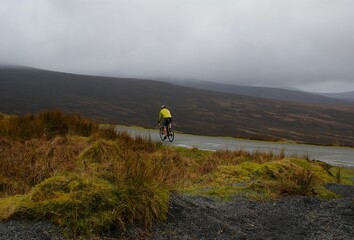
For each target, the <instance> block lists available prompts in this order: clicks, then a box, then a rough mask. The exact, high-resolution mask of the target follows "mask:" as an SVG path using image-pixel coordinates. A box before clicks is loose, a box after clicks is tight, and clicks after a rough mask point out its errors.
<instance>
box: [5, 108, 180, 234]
mask: <svg viewBox="0 0 354 240" xmlns="http://www.w3.org/2000/svg"><path fill="white" fill-rule="evenodd" d="M43 116H50V117H49V118H48V119H47V120H48V121H49V122H51V123H50V124H49V123H46V122H45V123H44V124H42V123H41V120H39V119H43ZM53 116H56V117H54V118H52V117H53ZM9 118H13V120H14V122H15V123H14V124H10V122H7V121H6V122H2V123H1V124H3V125H2V126H6V127H5V130H4V131H2V133H1V134H2V135H1V138H0V146H1V150H2V151H1V152H0V159H1V165H0V218H1V219H8V218H13V217H27V218H28V217H30V218H49V219H51V220H52V221H53V222H55V223H57V224H58V225H60V226H62V227H64V228H65V229H67V230H68V231H69V232H70V233H69V234H70V235H71V236H88V235H90V234H100V232H101V231H103V230H107V229H108V228H110V227H112V226H116V227H118V228H120V229H124V227H126V226H127V225H128V224H134V223H138V224H143V225H145V226H150V225H151V224H152V222H153V220H154V219H164V217H165V216H166V214H167V209H168V202H169V190H170V189H173V188H174V187H175V186H176V184H178V183H179V182H180V181H181V180H180V179H181V178H180V177H179V176H180V173H181V171H184V170H183V169H182V167H181V166H182V165H183V164H182V163H181V162H182V159H181V158H180V155H179V153H178V152H175V151H173V150H171V149H168V148H167V149H166V148H162V147H161V144H160V143H156V142H152V141H151V140H150V139H144V138H141V137H135V138H132V137H131V136H129V135H128V133H126V132H119V133H117V132H116V131H115V130H114V128H113V127H102V128H97V129H95V127H93V128H92V130H94V131H92V132H91V135H90V136H89V137H82V135H85V134H81V133H82V132H81V131H76V130H75V131H74V130H72V129H76V128H75V127H72V126H76V125H75V124H72V122H71V120H70V121H69V120H68V119H70V116H66V115H65V114H63V115H62V113H60V114H59V115H56V114H53V113H52V112H51V113H49V114H43V115H41V116H40V117H38V118H37V116H31V117H27V116H26V117H9ZM4 119H6V118H4ZM4 119H3V120H4ZM53 119H55V120H53ZM75 119H76V120H77V119H81V118H75ZM52 120H53V121H52ZM68 122H70V124H69V123H68ZM74 122H75V121H74ZM19 123H21V124H19ZM32 123H33V124H37V125H36V127H34V128H33V129H31V130H29V131H28V132H24V129H25V128H26V126H27V125H30V124H32ZM51 124H53V125H51ZM89 125H91V123H88V125H87V126H89ZM48 126H52V127H51V128H50V129H52V130H51V131H49V132H50V133H52V134H53V135H51V134H50V135H49V137H48V135H47V136H43V134H42V133H44V132H46V133H48V131H44V130H45V129H48ZM66 126H68V127H66ZM85 126H86V125H85ZM92 126H95V125H94V124H92ZM55 129H59V130H58V131H57V130H55ZM60 129H61V130H63V129H64V130H63V131H61V130H60ZM65 129H66V130H65ZM70 129H71V130H70ZM78 132H79V133H80V134H78ZM75 133H76V134H75ZM16 194H17V195H16ZM18 194H21V195H22V196H23V197H16V196H19V195H18ZM9 199H10V200H9ZM10 202H11V204H9V203H10ZM10 205H11V206H10Z"/></svg>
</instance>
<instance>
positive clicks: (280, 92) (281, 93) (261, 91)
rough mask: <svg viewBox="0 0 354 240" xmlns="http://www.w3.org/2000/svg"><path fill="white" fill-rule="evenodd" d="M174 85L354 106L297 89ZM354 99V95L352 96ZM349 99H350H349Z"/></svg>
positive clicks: (189, 82) (203, 83) (195, 83)
mask: <svg viewBox="0 0 354 240" xmlns="http://www.w3.org/2000/svg"><path fill="white" fill-rule="evenodd" d="M174 84H177V85H180V86H185V87H193V88H198V89H204V90H210V91H217V92H222V93H233V94H240V95H244V96H250V97H258V98H265V99H273V100H282V101H292V102H300V103H311V104H340V105H353V102H350V101H347V100H346V99H345V97H338V96H336V95H335V94H333V95H332V94H315V93H309V92H304V91H300V90H296V89H283V88H271V87H253V86H241V85H232V84H224V83H215V82H208V81H195V80H180V81H175V82H174ZM351 96H353V98H354V95H351ZM348 98H349V97H348Z"/></svg>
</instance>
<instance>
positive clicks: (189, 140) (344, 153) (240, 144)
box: [117, 126, 354, 167]
mask: <svg viewBox="0 0 354 240" xmlns="http://www.w3.org/2000/svg"><path fill="white" fill-rule="evenodd" d="M117 130H118V131H126V132H128V133H129V134H131V135H132V136H141V137H146V138H149V137H151V139H152V140H156V141H161V140H160V137H159V135H158V134H159V131H158V130H157V129H144V128H138V127H126V126H117ZM163 144H166V145H172V146H181V147H186V148H192V147H197V148H198V149H201V150H211V151H215V150H220V149H225V150H226V149H228V150H240V149H242V150H247V151H256V150H261V151H272V152H274V153H277V152H280V151H282V150H283V151H284V152H285V154H286V155H287V156H291V155H298V156H304V155H306V156H309V158H310V159H313V160H321V161H323V162H326V163H329V164H331V165H336V166H345V167H354V148H346V147H328V146H313V145H306V144H292V143H274V142H265V141H254V140H245V139H236V138H230V137H207V136H198V135H189V134H182V133H176V134H175V140H174V141H173V142H172V143H170V142H169V141H168V140H165V141H164V142H163Z"/></svg>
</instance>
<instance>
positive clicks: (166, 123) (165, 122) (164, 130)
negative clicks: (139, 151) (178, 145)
mask: <svg viewBox="0 0 354 240" xmlns="http://www.w3.org/2000/svg"><path fill="white" fill-rule="evenodd" d="M167 125H168V121H167V119H166V118H164V119H163V135H164V136H165V137H166V136H167V131H166V127H167Z"/></svg>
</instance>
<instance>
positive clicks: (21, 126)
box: [0, 110, 98, 140]
mask: <svg viewBox="0 0 354 240" xmlns="http://www.w3.org/2000/svg"><path fill="white" fill-rule="evenodd" d="M97 127H98V125H97V124H94V123H93V122H91V121H90V120H87V119H84V118H82V117H81V116H80V115H67V114H65V113H63V112H61V111H59V110H56V111H55V110H53V111H45V112H40V113H38V114H36V115H35V114H27V115H24V116H20V117H19V116H7V117H0V136H2V137H7V138H12V139H21V140H24V139H31V138H38V137H49V138H52V137H54V136H56V135H63V134H73V135H81V136H89V135H91V134H92V132H94V131H95V130H97Z"/></svg>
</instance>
